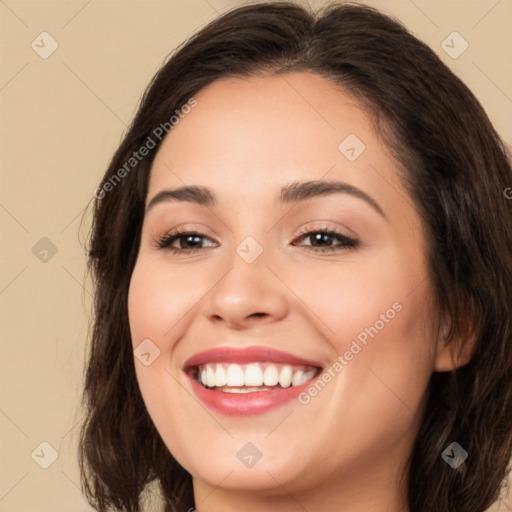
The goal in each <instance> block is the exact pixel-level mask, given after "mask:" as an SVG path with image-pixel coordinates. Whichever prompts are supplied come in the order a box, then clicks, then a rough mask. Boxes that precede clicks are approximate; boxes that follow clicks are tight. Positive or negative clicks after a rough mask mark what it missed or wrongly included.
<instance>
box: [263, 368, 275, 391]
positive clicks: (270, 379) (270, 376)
mask: <svg viewBox="0 0 512 512" xmlns="http://www.w3.org/2000/svg"><path fill="white" fill-rule="evenodd" d="M278 382H279V373H278V372H277V368H276V366H274V365H273V364H271V365H269V366H267V368H266V369H265V372H264V373H263V383H264V384H265V386H275V385H276V384H277V383H278Z"/></svg>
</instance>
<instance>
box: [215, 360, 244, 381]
mask: <svg viewBox="0 0 512 512" xmlns="http://www.w3.org/2000/svg"><path fill="white" fill-rule="evenodd" d="M217 366H219V365H217ZM226 380H227V382H226V384H227V385H228V386H243V385H244V381H245V377H244V371H243V370H242V367H241V366H240V365H239V364H230V365H229V366H228V373H227V376H226Z"/></svg>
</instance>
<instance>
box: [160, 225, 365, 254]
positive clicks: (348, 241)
mask: <svg viewBox="0 0 512 512" xmlns="http://www.w3.org/2000/svg"><path fill="white" fill-rule="evenodd" d="M319 233H321V234H323V235H328V236H331V237H334V238H336V239H337V240H338V242H340V243H339V245H335V246H332V247H315V246H312V245H305V246H303V247H307V248H308V250H312V251H314V252H318V253H326V252H335V251H342V250H351V249H352V250H353V249H357V248H358V247H359V245H360V243H359V241H358V240H356V239H355V238H350V237H348V236H346V235H343V234H342V233H339V232H337V231H334V230H332V229H327V228H325V229H323V228H320V229H314V230H305V231H301V232H300V234H299V236H298V237H297V238H296V239H295V241H297V240H301V239H303V238H307V237H308V236H310V235H313V234H319ZM189 236H196V237H205V238H208V237H207V235H205V234H203V233H199V232H197V231H180V230H179V229H177V230H175V231H173V232H172V233H168V234H166V235H164V236H162V237H161V238H160V239H159V240H158V242H157V247H158V249H168V250H169V251H171V252H172V253H173V254H178V253H181V254H191V253H194V252H197V251H199V250H200V249H204V248H202V247H192V248H186V249H182V248H180V249H178V248H175V247H171V244H172V243H173V242H175V241H176V240H178V239H180V238H185V237H189ZM295 241H294V242H295Z"/></svg>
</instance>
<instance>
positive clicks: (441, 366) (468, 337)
mask: <svg viewBox="0 0 512 512" xmlns="http://www.w3.org/2000/svg"><path fill="white" fill-rule="evenodd" d="M451 327H452V326H451V321H450V320H448V321H447V322H444V324H443V328H442V337H441V338H442V339H440V340H439V342H438V344H437V351H436V357H435V361H434V371H435V372H449V371H452V370H455V369H456V368H459V367H461V366H464V365H465V364H467V363H469V361H470V360H471V358H472V357H473V354H474V352H475V350H476V335H475V329H474V327H473V323H472V322H471V323H469V322H468V326H467V329H465V332H464V333H461V334H457V333H456V334H454V336H453V337H452V338H451V339H449V336H450V331H451Z"/></svg>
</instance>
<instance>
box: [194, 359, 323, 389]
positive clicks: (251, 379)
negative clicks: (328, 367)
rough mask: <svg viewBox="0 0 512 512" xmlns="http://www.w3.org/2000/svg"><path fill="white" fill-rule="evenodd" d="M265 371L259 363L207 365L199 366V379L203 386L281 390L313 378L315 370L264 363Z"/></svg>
mask: <svg viewBox="0 0 512 512" xmlns="http://www.w3.org/2000/svg"><path fill="white" fill-rule="evenodd" d="M263 366H265V370H263V369H262V368H261V367H260V364H259V363H250V364H247V365H239V364H235V363H233V364H229V365H228V364H226V363H207V364H205V365H201V368H200V371H199V378H200V380H201V382H202V383H203V385H204V386H208V387H210V388H213V387H216V386H217V387H220V386H262V385H265V386H276V385H277V384H278V383H279V384H280V386H281V387H283V388H288V387H290V386H300V385H301V384H304V382H307V381H308V380H310V379H312V378H313V377H314V376H315V373H316V370H315V369H310V370H306V369H304V368H303V369H301V368H300V367H299V368H297V367H293V366H291V365H279V367H278V366H277V365H275V364H272V363H270V364H269V363H265V364H263Z"/></svg>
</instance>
